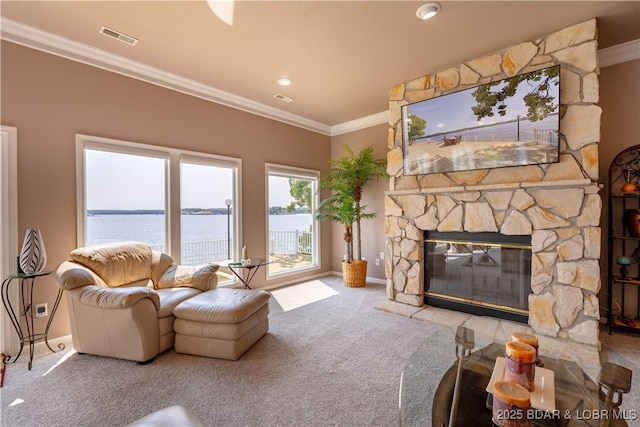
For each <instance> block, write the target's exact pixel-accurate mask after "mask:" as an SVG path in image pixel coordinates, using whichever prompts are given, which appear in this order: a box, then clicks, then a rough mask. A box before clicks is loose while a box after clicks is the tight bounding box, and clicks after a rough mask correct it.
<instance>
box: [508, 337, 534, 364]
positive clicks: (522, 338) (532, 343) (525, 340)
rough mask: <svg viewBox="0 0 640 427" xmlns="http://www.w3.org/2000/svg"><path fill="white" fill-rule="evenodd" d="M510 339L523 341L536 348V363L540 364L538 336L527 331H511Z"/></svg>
mask: <svg viewBox="0 0 640 427" xmlns="http://www.w3.org/2000/svg"><path fill="white" fill-rule="evenodd" d="M511 339H512V340H513V341H518V342H523V343H525V344H529V345H530V346H531V347H533V348H535V349H536V364H538V366H540V364H539V362H540V358H539V351H538V337H536V336H535V335H533V334H529V333H527V332H513V333H512V334H511Z"/></svg>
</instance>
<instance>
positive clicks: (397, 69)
mask: <svg viewBox="0 0 640 427" xmlns="http://www.w3.org/2000/svg"><path fill="white" fill-rule="evenodd" d="M424 3H426V1H419V2H416V1H276V2H272V1H244V0H242V1H236V2H235V4H233V15H232V19H231V18H230V17H229V16H228V15H227V16H226V18H225V15H221V16H222V18H223V19H221V18H220V17H218V16H217V15H216V14H214V12H213V11H212V9H211V8H210V7H209V6H208V4H207V2H206V1H204V0H203V1H137V2H132V1H118V0H112V1H88V0H84V1H5V0H2V1H1V2H0V8H1V9H0V11H1V15H2V17H3V21H2V24H3V27H2V37H3V38H4V39H6V40H9V41H14V42H18V43H22V44H26V45H32V46H34V47H38V48H42V49H43V50H49V51H54V52H56V53H58V54H60V53H59V52H57V51H60V50H64V49H61V48H60V46H63V45H64V46H65V49H67V48H68V49H70V50H74V49H75V50H76V51H82V52H83V54H86V52H87V51H88V50H87V47H86V46H85V45H89V46H91V47H94V48H96V49H99V50H96V49H93V48H91V49H89V51H90V52H91V54H92V55H94V56H95V55H97V56H100V55H102V56H104V57H108V58H109V61H111V62H114V61H115V62H118V64H119V66H120V67H121V69H122V68H127V67H129V68H131V67H133V68H136V67H137V70H138V71H139V70H141V69H142V70H144V71H145V72H146V73H147V74H151V75H154V76H155V79H156V80H157V79H159V80H162V79H169V80H171V81H173V82H176V81H179V82H181V83H182V85H183V86H182V87H183V88H184V87H188V88H190V89H189V90H183V91H185V92H190V91H194V92H198V91H199V93H200V94H202V93H205V94H208V96H210V97H211V99H212V100H218V101H220V102H221V103H224V104H227V105H232V106H236V107H237V108H241V109H245V110H248V111H254V112H257V114H262V115H266V116H269V115H273V114H275V116H280V117H281V118H283V121H290V122H293V123H295V122H296V120H297V121H299V123H302V125H301V126H303V127H307V128H313V129H314V130H319V131H323V130H325V131H326V132H325V133H327V134H331V131H330V130H331V129H332V128H335V127H336V126H338V127H339V126H340V125H343V124H345V123H348V122H351V121H357V120H361V119H362V118H364V117H369V116H374V115H380V114H381V113H384V111H386V110H387V108H388V99H387V94H388V91H389V89H390V88H391V87H392V86H395V85H397V84H399V83H403V82H405V81H408V80H411V79H414V78H416V77H420V76H423V75H426V74H430V73H433V72H436V71H439V70H442V69H446V68H448V67H450V66H454V65H457V64H459V63H461V62H463V61H466V60H469V59H472V58H475V57H478V56H480V55H483V54H486V53H491V52H494V51H497V50H501V49H503V48H505V47H508V46H511V45H514V44H517V43H520V42H523V41H527V40H532V39H535V38H537V37H540V36H544V35H547V34H549V33H552V32H555V31H557V30H560V29H562V28H565V27H567V26H570V25H572V24H576V23H579V22H582V21H586V20H588V19H591V18H593V17H596V18H598V31H599V49H602V48H606V47H611V46H615V45H619V44H621V43H624V42H628V41H632V40H637V39H640V1H566V2H565V1H495V2H485V1H440V4H441V6H442V8H441V11H440V13H439V14H438V15H437V16H436V17H435V18H433V19H431V20H428V21H421V20H419V19H417V18H416V9H417V8H418V7H419V6H420V5H422V4H424ZM230 4H232V3H230V2H227V6H229V5H230ZM218 6H220V5H218ZM7 18H8V19H7ZM225 19H226V20H227V21H228V23H227V22H225ZM10 24H11V25H10ZM22 24H26V25H27V26H28V27H27V26H24V25H22ZM16 26H17V27H16ZM102 26H106V27H109V28H111V29H113V30H116V31H119V32H122V33H124V34H126V35H128V36H132V37H135V38H137V39H138V40H139V41H138V43H137V44H136V45H135V46H130V45H128V44H125V43H123V42H121V41H118V40H115V39H113V38H110V37H107V36H105V35H102V34H100V33H99V30H100V28H101V27H102ZM30 27H36V28H35V29H34V28H30ZM16 28H18V29H16ZM27 30H29V31H27ZM40 30H43V31H45V32H46V33H51V34H50V36H52V37H55V36H53V35H56V36H62V37H64V38H66V39H70V40H73V41H76V42H80V43H82V45H81V44H78V43H73V42H70V41H68V40H65V39H61V38H60V37H56V38H55V40H56V43H58V45H57V46H58V48H56V49H49V48H46V47H45V48H43V47H42V46H43V45H46V44H47V43H48V42H44V43H43V42H42V40H43V37H42V33H41V31H40ZM34 31H35V33H37V36H39V38H38V37H36V35H34V34H35V33H34ZM23 33H24V34H27V33H29V34H31V35H30V36H28V37H27V36H24V34H23ZM26 39H31V40H30V41H28V42H26V41H25V40H26ZM35 39H37V40H38V41H37V42H35V41H34V40H35ZM45 39H46V37H45ZM62 55H63V56H68V57H74V55H65V54H64V53H62ZM76 56H77V55H76ZM123 58H125V59H123ZM76 59H77V58H76ZM133 61H135V62H133ZM83 62H87V63H91V61H83ZM122 64H125V65H126V67H125V66H123V65H122ZM143 64H144V65H143ZM99 66H103V68H108V67H105V66H104V64H102V65H100V64H99ZM121 69H120V71H122V70H121ZM116 71H118V70H116ZM125 74H126V73H125ZM283 76H286V77H289V78H290V79H292V80H293V84H292V85H290V86H288V87H281V86H278V85H277V83H276V80H277V79H278V78H280V77H283ZM138 78H140V77H139V76H138ZM143 79H145V78H143ZM185 79H186V80H185ZM146 80H148V81H153V82H155V80H154V78H148V79H146ZM185 82H186V83H185ZM164 86H167V87H172V85H171V84H164ZM276 94H281V95H285V96H286V97H289V98H292V99H294V101H293V102H290V103H285V102H282V101H280V100H278V99H275V98H274V95H276ZM203 97H205V98H206V97H207V96H203ZM267 112H269V113H268V114H267ZM274 112H275V113H274ZM284 118H287V120H285V119H284ZM305 123H306V124H307V125H306V126H305V125H304V124H305Z"/></svg>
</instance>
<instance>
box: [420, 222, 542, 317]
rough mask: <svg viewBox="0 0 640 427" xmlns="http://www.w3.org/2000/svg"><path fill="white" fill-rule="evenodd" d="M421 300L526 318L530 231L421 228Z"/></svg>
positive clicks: (475, 312)
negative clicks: (506, 232)
mask: <svg viewBox="0 0 640 427" xmlns="http://www.w3.org/2000/svg"><path fill="white" fill-rule="evenodd" d="M424 254H425V257H424V263H425V266H424V291H425V296H424V302H425V304H427V305H431V306H434V307H441V308H447V309H452V310H457V311H463V312H466V313H470V314H475V315H481V316H492V317H498V318H502V319H507V320H512V321H517V322H521V323H527V321H528V317H529V302H528V298H529V294H530V293H531V236H508V235H502V234H499V233H465V232H451V233H449V232H445V233H443V232H437V231H427V232H425V241H424Z"/></svg>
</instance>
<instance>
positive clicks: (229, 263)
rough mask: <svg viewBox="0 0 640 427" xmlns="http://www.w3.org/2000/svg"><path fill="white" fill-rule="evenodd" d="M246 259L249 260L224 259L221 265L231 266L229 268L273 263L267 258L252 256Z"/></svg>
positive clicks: (252, 266) (253, 266)
mask: <svg viewBox="0 0 640 427" xmlns="http://www.w3.org/2000/svg"><path fill="white" fill-rule="evenodd" d="M246 261H248V262H241V261H235V260H226V261H222V262H221V263H220V264H219V265H220V266H221V267H229V268H255V267H260V266H262V265H267V264H271V261H269V260H266V259H264V258H251V259H249V260H246Z"/></svg>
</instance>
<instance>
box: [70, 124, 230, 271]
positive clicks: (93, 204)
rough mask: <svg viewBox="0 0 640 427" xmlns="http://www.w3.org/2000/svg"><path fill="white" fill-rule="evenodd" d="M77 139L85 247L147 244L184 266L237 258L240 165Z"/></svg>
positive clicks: (220, 159)
mask: <svg viewBox="0 0 640 427" xmlns="http://www.w3.org/2000/svg"><path fill="white" fill-rule="evenodd" d="M76 140H77V150H78V177H79V178H78V190H79V191H78V194H79V195H81V197H79V201H78V218H79V221H78V245H79V246H84V245H91V244H96V243H106V242H113V241H120V240H136V241H142V242H145V243H147V244H149V245H150V246H151V247H152V248H153V249H156V250H159V251H163V252H166V253H168V254H170V255H171V256H172V257H173V258H174V259H175V261H176V262H177V263H180V264H183V265H195V264H203V263H208V262H214V263H215V262H218V261H221V260H225V259H228V258H234V255H237V254H238V247H237V243H236V242H238V241H241V240H240V239H238V238H235V237H234V236H239V235H240V231H239V224H240V221H239V215H238V212H240V209H239V206H238V201H239V200H240V197H239V190H238V188H239V186H238V179H239V178H238V177H239V176H240V164H241V163H240V160H238V159H233V158H228V157H221V156H214V155H209V154H202V153H194V152H187V151H183V150H176V149H168V148H164V147H156V146H151V145H143V144H136V143H132V142H126V141H116V140H111V139H106V138H98V137H91V136H86V135H78V136H77V137H76ZM82 196H83V197H82ZM227 278H228V279H229V280H231V279H232V276H231V275H230V274H229V275H228V276H227ZM220 279H221V281H223V280H224V279H225V272H224V271H221V277H220Z"/></svg>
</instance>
